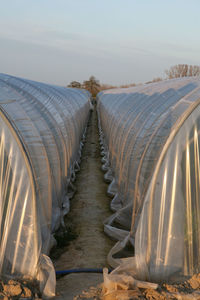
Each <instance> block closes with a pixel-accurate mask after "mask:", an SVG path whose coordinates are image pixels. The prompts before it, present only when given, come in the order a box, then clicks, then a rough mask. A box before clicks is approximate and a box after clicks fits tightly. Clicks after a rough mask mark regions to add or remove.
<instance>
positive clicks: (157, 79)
mask: <svg viewBox="0 0 200 300" xmlns="http://www.w3.org/2000/svg"><path fill="white" fill-rule="evenodd" d="M162 80H163V79H162V78H161V77H156V78H154V79H153V80H151V81H147V82H146V84H148V83H153V82H159V81H162Z"/></svg>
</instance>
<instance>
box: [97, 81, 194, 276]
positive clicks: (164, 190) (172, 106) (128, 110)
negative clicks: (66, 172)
mask: <svg viewBox="0 0 200 300" xmlns="http://www.w3.org/2000/svg"><path fill="white" fill-rule="evenodd" d="M199 101H200V80H199V79H198V78H194V77H192V78H181V79H174V80H166V81H163V82H159V83H155V84H146V85H143V86H138V87H134V88H128V89H113V90H109V91H103V92H101V93H99V95H98V114H99V127H100V140H101V144H102V149H103V152H104V159H103V163H104V165H103V169H105V168H104V166H105V165H106V166H107V167H106V169H105V170H106V171H107V172H108V173H109V174H111V173H112V176H113V180H112V182H111V184H110V186H109V190H112V189H113V186H114V189H113V191H115V192H114V193H113V196H114V197H113V199H112V201H111V209H112V210H113V211H114V212H115V213H114V215H112V216H111V217H110V218H109V219H108V220H106V222H105V232H106V233H108V234H109V235H110V236H111V237H112V238H115V239H116V240H118V241H121V242H120V243H117V244H116V246H115V247H114V248H113V249H112V250H111V252H110V254H109V255H108V260H109V262H110V264H111V265H113V266H117V265H121V266H122V268H123V270H126V271H127V272H129V271H130V268H131V266H132V274H133V273H134V274H133V275H134V276H135V277H136V278H138V279H140V280H148V281H159V280H180V279H182V280H184V279H185V277H187V276H191V275H193V274H194V273H197V272H199V271H200V263H199V250H200V248H199V236H200V226H199V216H198V211H199V205H200V202H199V195H200V186H199V182H200V178H199V139H200V123H199V122H200V121H199V116H200V108H199ZM109 193H110V191H109ZM125 232H126V234H125ZM125 236H126V238H125V240H124V237H125ZM128 241H129V242H131V244H132V245H133V246H134V252H133V255H132V256H133V257H132V258H130V259H129V258H126V259H124V260H123V259H113V255H114V254H115V253H116V252H117V251H119V250H121V249H122V248H123V247H125V245H126V244H127V243H128ZM123 265H124V266H123ZM133 269H134V272H133Z"/></svg>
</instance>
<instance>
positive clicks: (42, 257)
mask: <svg viewBox="0 0 200 300" xmlns="http://www.w3.org/2000/svg"><path fill="white" fill-rule="evenodd" d="M89 98H90V95H89V94H88V93H86V92H84V91H81V90H77V89H69V88H68V89H67V88H64V87H57V86H53V85H47V84H43V83H39V82H33V81H29V80H24V79H21V78H16V77H13V76H8V75H5V74H0V131H1V139H0V155H1V160H0V197H1V205H0V220H1V222H0V226H1V241H0V273H1V274H2V275H6V276H10V275H12V276H15V277H18V276H19V277H21V276H23V275H26V276H27V275H28V276H31V277H32V278H37V279H38V280H39V281H40V283H41V290H43V293H44V295H46V296H52V295H53V294H54V289H55V272H54V269H53V266H52V264H51V261H50V259H49V258H48V256H46V255H48V253H49V250H50V248H51V247H52V245H53V243H54V239H53V235H52V233H53V232H55V231H56V230H57V229H58V227H59V226H60V224H62V222H63V217H64V215H65V214H66V213H67V212H68V210H69V193H68V192H69V189H68V188H69V186H70V184H71V181H73V179H74V176H75V173H74V172H75V169H76V168H78V164H79V160H80V151H81V146H82V144H81V138H82V137H83V135H84V131H85V128H86V124H87V121H88V116H89V109H90V103H89Z"/></svg>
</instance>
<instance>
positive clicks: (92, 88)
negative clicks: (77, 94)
mask: <svg viewBox="0 0 200 300" xmlns="http://www.w3.org/2000/svg"><path fill="white" fill-rule="evenodd" d="M165 74H166V76H167V77H166V78H165V79H173V78H180V77H188V76H200V66H197V65H187V64H178V65H175V66H172V67H170V68H169V69H168V70H165ZM162 80H163V78H161V77H156V78H154V79H153V80H151V81H148V82H146V84H148V83H153V82H158V81H162ZM133 86H136V84H135V83H131V84H126V85H121V86H118V87H120V88H128V87H133ZM68 87H71V88H78V89H86V90H88V91H89V92H90V93H91V94H92V96H93V97H96V95H97V94H98V92H100V91H102V90H107V89H113V88H117V86H113V85H109V84H100V82H99V80H97V79H96V78H95V77H94V76H90V78H89V79H88V80H85V81H83V83H80V82H78V81H72V82H71V83H70V84H69V85H68Z"/></svg>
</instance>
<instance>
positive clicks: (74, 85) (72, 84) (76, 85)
mask: <svg viewBox="0 0 200 300" xmlns="http://www.w3.org/2000/svg"><path fill="white" fill-rule="evenodd" d="M67 87H70V88H77V89H81V87H82V86H81V83H80V82H78V81H71V82H70V84H68V86H67Z"/></svg>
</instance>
